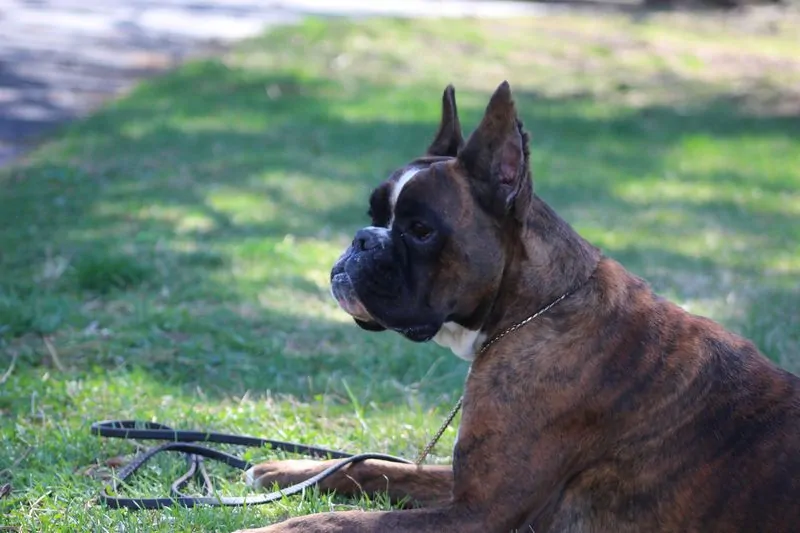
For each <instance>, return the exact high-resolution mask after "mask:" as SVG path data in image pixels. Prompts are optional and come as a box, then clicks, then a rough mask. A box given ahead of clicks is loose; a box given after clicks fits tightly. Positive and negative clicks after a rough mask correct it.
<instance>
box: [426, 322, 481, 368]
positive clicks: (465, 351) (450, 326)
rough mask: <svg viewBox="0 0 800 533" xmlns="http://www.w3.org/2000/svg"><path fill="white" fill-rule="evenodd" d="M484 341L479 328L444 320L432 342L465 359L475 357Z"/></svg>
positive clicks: (470, 359) (469, 359) (468, 359)
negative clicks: (474, 328) (473, 328)
mask: <svg viewBox="0 0 800 533" xmlns="http://www.w3.org/2000/svg"><path fill="white" fill-rule="evenodd" d="M484 341H486V334H485V333H482V332H481V331H480V330H477V331H476V330H471V329H467V328H465V327H464V326H460V325H459V324H456V323H455V322H445V323H444V324H443V325H442V327H441V328H440V329H439V331H438V332H436V335H434V337H433V342H435V343H436V344H438V345H439V346H442V347H444V348H450V350H451V351H452V352H453V353H454V354H455V355H456V356H457V357H460V358H461V359H464V360H465V361H472V360H473V359H475V354H476V353H477V351H478V350H479V349H480V347H481V345H482V344H483V343H484Z"/></svg>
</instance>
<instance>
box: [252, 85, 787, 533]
mask: <svg viewBox="0 0 800 533" xmlns="http://www.w3.org/2000/svg"><path fill="white" fill-rule="evenodd" d="M443 103H444V106H443V113H442V121H441V125H440V127H439V131H438V133H437V134H436V137H435V139H434V141H433V143H432V144H431V146H430V147H429V148H428V150H427V153H426V155H425V156H423V157H420V158H418V159H415V160H414V161H412V162H410V163H409V164H408V165H406V166H404V167H402V168H400V169H399V170H397V171H396V172H395V173H393V174H392V175H391V176H390V177H389V178H388V179H387V180H386V181H384V182H383V183H382V184H381V185H380V186H378V188H377V189H375V191H374V192H373V193H372V196H371V198H370V216H371V218H372V223H371V225H370V226H368V227H365V228H363V229H361V230H359V231H358V233H356V235H355V239H354V240H353V243H352V244H351V245H350V247H349V248H348V249H347V251H345V252H344V254H343V255H342V257H341V258H340V259H339V260H338V261H337V262H336V264H335V265H334V267H333V271H332V273H331V282H332V288H333V294H334V296H335V297H336V299H337V300H338V302H339V304H340V305H341V307H342V308H343V309H344V310H345V311H346V312H348V313H349V314H350V315H352V317H353V318H354V319H355V321H356V323H357V324H358V325H359V326H361V327H363V328H365V329H368V330H384V329H386V330H394V331H397V332H399V333H400V334H401V335H403V336H405V337H407V338H409V339H410V340H412V341H416V342H423V341H428V340H434V341H436V342H438V343H439V344H442V345H444V346H447V347H449V348H451V349H452V350H453V352H455V354H456V355H458V356H460V357H463V358H465V359H469V360H471V361H472V367H471V369H470V372H469V375H468V377H467V380H466V385H465V393H464V403H463V415H462V420H461V425H460V427H459V429H458V439H457V441H456V444H455V448H454V450H453V466H452V468H450V467H445V466H427V465H426V466H416V465H408V464H394V463H387V462H381V461H369V460H368V461H364V462H362V463H359V464H354V465H351V466H349V467H348V468H346V469H345V471H344V472H341V473H340V474H337V475H335V476H333V477H331V478H328V479H327V480H326V481H325V482H324V483H323V488H324V489H327V490H335V491H336V492H337V493H339V494H354V493H358V492H359V491H366V492H379V491H388V494H389V496H390V497H392V498H395V499H399V498H409V499H411V500H413V501H415V502H418V504H419V505H417V506H416V507H414V508H411V509H403V510H394V511H386V512H361V511H350V512H333V513H324V514H317V515H310V516H305V517H300V518H293V519H291V520H288V521H285V522H282V523H279V524H276V525H272V526H269V527H266V528H264V529H258V530H255V531H259V532H263V533H266V532H270V533H288V532H313V533H334V532H341V533H344V532H348V533H351V532H360V533H375V532H394V533H412V532H413V533H425V532H431V533H434V532H435V533H441V532H450V531H453V532H460V533H467V532H475V533H491V532H497V533H506V532H510V531H528V532H530V531H535V532H536V533H545V532H558V533H567V532H572V533H577V532H582V533H600V532H607V533H624V532H630V533H649V532H676V533H677V532H681V533H683V532H697V533H711V532H732V531H740V532H756V531H763V532H769V533H778V532H790V531H791V532H797V531H800V379H798V378H797V377H795V376H794V375H792V374H790V373H789V372H786V371H785V370H782V369H781V368H779V367H778V366H776V365H775V364H773V363H772V362H770V361H769V360H768V359H767V358H766V357H764V356H763V355H762V354H761V353H759V351H758V349H757V348H756V347H755V346H754V345H753V344H752V343H751V342H749V341H747V340H745V339H743V338H741V337H738V336H736V335H734V334H732V333H729V332H727V331H725V330H724V329H723V328H722V327H721V326H719V325H717V324H716V323H714V322H712V321H711V320H707V319H705V318H702V317H698V316H694V315H691V314H689V313H687V312H686V311H684V310H683V309H681V308H680V307H678V306H677V305H675V304H672V303H670V302H668V301H666V300H664V299H662V298H660V297H658V296H656V295H655V294H653V292H652V290H651V289H650V287H649V286H648V285H647V284H646V283H645V282H644V281H642V280H641V279H639V278H637V277H636V276H634V275H632V274H630V273H628V272H627V271H626V270H625V269H624V268H623V267H622V266H620V265H619V264H618V263H616V262H615V261H613V260H611V259H609V258H607V257H604V256H603V255H602V254H601V253H600V252H599V251H598V249H597V248H595V247H593V246H592V245H590V244H589V243H588V242H586V241H585V240H583V239H582V238H581V237H580V236H578V235H577V234H576V233H575V231H573V229H572V228H571V227H570V226H569V225H568V224H567V223H566V222H565V221H564V220H562V219H561V218H559V216H558V215H557V214H556V213H555V212H554V211H553V210H552V209H551V208H550V207H549V206H548V205H547V204H546V203H545V202H544V201H543V200H542V199H541V198H539V197H538V196H537V195H535V194H534V193H533V185H532V180H531V172H530V166H529V158H528V136H527V134H526V133H525V131H524V130H523V127H522V123H521V122H520V120H519V118H518V116H517V112H516V109H515V106H514V102H513V100H512V97H511V91H510V88H509V86H508V84H507V83H503V84H502V85H500V87H499V88H498V89H497V91H496V92H495V93H494V95H493V96H492V97H491V101H490V102H489V105H488V107H487V108H486V113H485V115H484V117H483V119H482V121H481V122H480V125H479V126H478V128H477V129H476V130H475V132H474V133H472V135H471V136H470V137H469V139H468V140H467V141H466V142H465V141H464V140H463V138H462V135H461V128H460V126H459V120H458V115H457V112H456V104H455V98H454V91H453V89H452V87H448V88H447V89H446V90H445V93H444V98H443ZM532 317H535V318H532ZM328 464H329V462H326V461H275V462H270V463H265V464H262V465H258V466H256V467H254V468H253V469H251V470H250V471H249V472H248V478H249V480H250V481H251V484H252V485H254V486H258V487H269V486H271V485H272V484H273V483H275V482H277V483H278V484H279V485H286V484H291V483H295V482H298V481H300V480H302V479H305V478H307V477H309V476H311V475H313V474H316V473H318V472H319V471H321V470H322V469H323V468H325V467H326V466H328Z"/></svg>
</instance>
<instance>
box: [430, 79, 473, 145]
mask: <svg viewBox="0 0 800 533" xmlns="http://www.w3.org/2000/svg"><path fill="white" fill-rule="evenodd" d="M462 146H464V137H463V136H462V135H461V123H460V122H459V121H458V108H456V90H455V89H454V88H453V86H452V85H448V86H447V87H446V88H445V90H444V94H443V95H442V122H441V124H439V131H438V132H437V133H436V138H435V139H434V140H433V142H432V143H431V145H430V146H429V147H428V150H427V152H426V153H427V154H428V155H437V156H448V157H455V156H456V154H457V153H458V151H459V150H460V149H461V147H462Z"/></svg>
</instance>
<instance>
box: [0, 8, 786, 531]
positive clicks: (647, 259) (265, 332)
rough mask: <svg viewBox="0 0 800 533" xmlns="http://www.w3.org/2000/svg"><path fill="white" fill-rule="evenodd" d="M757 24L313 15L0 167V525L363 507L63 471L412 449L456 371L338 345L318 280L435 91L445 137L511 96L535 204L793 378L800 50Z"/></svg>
mask: <svg viewBox="0 0 800 533" xmlns="http://www.w3.org/2000/svg"><path fill="white" fill-rule="evenodd" d="M760 30H761V28H760V27H758V26H757V25H756V26H746V25H741V26H740V25H738V24H733V23H731V22H730V21H726V20H722V21H720V20H717V19H714V18H709V17H704V16H700V15H692V16H691V17H683V16H680V15H675V16H659V17H648V18H645V19H636V20H634V19H626V18H618V17H599V16H597V15H593V16H591V17H589V16H586V17H583V16H577V15H559V16H548V17H542V18H537V19H530V20H514V21H491V22H454V21H448V22H446V23H442V22H436V21H428V22H399V21H369V22H363V23H348V22H345V21H336V22H321V21H310V22H307V23H305V24H303V25H301V26H298V27H293V28H285V29H278V30H275V31H273V32H272V33H270V34H268V35H266V36H264V37H262V38H259V39H255V40H251V41H248V42H246V43H243V44H242V45H241V46H239V47H237V48H236V49H235V50H234V51H232V52H231V53H229V54H227V55H226V56H225V57H222V58H219V59H217V60H207V61H199V62H194V63H192V64H188V65H186V66H185V67H183V68H181V69H179V70H177V71H176V72H174V73H171V74H169V75H167V76H164V77H162V78H159V79H155V80H152V81H149V82H147V83H144V84H142V85H141V86H139V87H138V88H137V89H136V90H135V91H133V92H132V93H131V94H130V95H128V96H126V97H125V98H123V99H121V100H119V101H117V102H115V103H113V104H111V105H109V106H107V107H105V108H104V109H102V110H100V111H99V112H98V113H96V114H95V115H93V116H91V117H89V118H88V119H87V120H84V121H82V122H79V123H76V124H74V125H72V126H70V127H69V128H67V129H66V130H65V131H63V132H62V134H61V135H59V136H58V137H57V138H55V139H53V140H52V141H50V142H48V143H46V144H45V145H43V146H42V147H40V148H39V149H38V150H36V151H35V152H33V153H32V154H30V156H29V157H28V158H27V160H26V161H24V162H22V163H20V164H18V165H17V166H15V167H12V168H10V169H6V170H3V171H0V375H2V372H4V370H5V369H6V368H8V366H9V365H10V364H11V361H12V360H14V361H15V366H14V368H13V369H12V370H11V371H10V372H9V373H7V375H6V377H5V381H4V382H3V383H2V384H1V385H0V435H1V436H2V437H1V438H0V485H2V484H3V483H10V484H11V485H12V487H13V491H12V493H11V495H10V496H9V497H7V498H4V499H2V500H0V525H4V526H11V527H17V528H19V529H20V530H21V531H84V530H85V531H118V530H120V531H121V530H125V531H134V530H146V531H150V530H157V531H197V530H204V531H226V530H230V529H235V528H238V527H243V526H247V525H250V526H254V525H259V524H266V523H269V522H270V521H274V520H276V519H279V518H282V517H285V516H289V515H296V514H302V513H308V512H312V511H317V510H324V509H329V508H349V507H352V506H354V505H362V506H369V507H375V508H382V507H385V505H386V503H385V502H384V501H380V500H379V501H376V502H367V501H360V502H356V501H352V500H347V499H342V498H338V497H336V498H330V497H328V496H319V495H316V494H309V495H307V496H306V497H304V498H297V499H290V500H287V501H286V502H285V503H280V504H276V505H272V506H266V507H261V508H252V509H247V510H242V509H193V510H186V509H174V510H167V511H160V512H141V513H129V512H124V511H109V510H107V509H104V508H102V507H99V506H97V505H90V504H87V502H88V501H89V500H90V499H91V498H92V496H93V494H94V492H95V491H96V490H97V489H98V488H99V486H100V481H99V480H98V479H95V477H92V476H90V475H87V474H93V475H94V476H102V475H107V474H108V472H107V471H106V470H105V469H104V468H103V464H104V461H105V460H106V459H107V458H110V457H114V456H118V455H125V454H129V453H131V452H132V451H133V450H134V448H133V446H132V445H131V444H130V443H124V442H119V441H111V440H102V439H98V438H95V437H92V436H90V435H89V425H90V423H91V422H93V421H95V420H99V419H108V418H136V419H142V420H157V421H160V422H163V423H167V424H171V425H173V426H175V427H179V428H206V429H211V430H218V431H233V432H241V433H246V434H252V435H261V436H267V437H273V438H279V439H286V440H298V441H302V442H307V443H315V444H319V445H325V446H330V447H334V448H343V449H346V450H349V451H353V452H357V451H366V450H374V451H382V452H388V453H393V454H399V455H404V456H407V457H413V456H414V455H415V454H416V452H417V450H419V449H420V448H421V447H422V446H423V445H424V443H425V442H426V440H427V439H428V437H429V436H430V435H431V434H432V433H433V432H434V431H435V430H436V428H437V426H438V424H439V423H440V420H441V418H442V417H443V416H444V414H445V413H446V412H447V411H448V410H449V408H450V407H451V405H452V403H453V402H454V401H455V399H456V398H457V397H458V396H459V394H460V390H461V384H462V382H463V378H464V375H465V372H466V370H467V368H466V365H465V363H462V362H459V361H458V360H457V359H456V358H455V357H453V356H452V355H451V354H450V353H449V352H446V351H444V350H442V349H440V348H437V347H435V346H429V345H415V344H412V343H410V342H408V341H404V340H402V339H401V338H399V337H398V336H395V335H391V334H370V333H366V332H362V331H361V330H360V329H358V328H357V327H356V326H355V325H353V324H352V323H351V321H350V320H349V319H348V318H347V317H346V316H345V315H344V313H342V312H341V311H339V310H337V308H336V306H335V304H334V302H333V301H332V299H331V298H330V297H329V296H328V273H329V269H330V266H331V264H332V263H333V261H334V260H335V258H336V257H337V255H338V254H339V252H340V251H341V250H342V249H343V247H344V246H345V245H346V244H347V242H348V241H349V239H350V238H351V235H352V234H353V232H354V230H355V229H357V228H358V227H360V226H361V225H363V224H364V222H365V220H366V216H365V211H366V197H367V194H368V192H369V190H370V188H371V187H372V186H374V185H375V184H376V183H378V182H379V181H380V180H382V179H383V178H384V177H385V176H386V175H387V174H388V173H389V172H390V171H391V170H392V169H394V168H395V167H397V166H399V165H401V164H403V163H404V162H405V161H407V160H408V159H409V158H411V157H414V156H416V155H419V154H420V152H421V150H422V149H423V148H424V147H425V146H426V143H427V142H428V141H429V140H430V138H431V136H432V135H433V132H434V129H435V127H436V123H437V120H438V113H439V107H438V106H439V101H440V94H441V90H442V88H443V87H444V85H445V84H446V83H448V82H451V81H452V82H453V83H455V84H456V87H457V90H458V100H459V107H460V109H461V112H462V122H463V123H464V124H465V126H466V127H467V128H470V127H472V126H473V125H474V124H475V123H476V121H477V120H478V118H479V117H480V114H481V112H482V109H483V107H484V105H485V103H486V101H487V98H488V95H489V92H490V91H491V90H492V89H493V88H494V87H495V86H496V85H497V84H498V83H499V82H500V81H501V80H503V79H509V80H510V81H511V83H512V87H513V88H514V90H515V92H516V97H517V100H518V104H519V108H520V109H521V112H522V115H523V118H524V119H525V121H526V125H527V126H528V128H529V129H530V130H531V132H532V139H533V142H532V144H533V146H532V153H533V165H534V174H535V177H536V179H537V183H536V188H537V191H538V192H539V193H540V194H541V195H542V196H543V197H544V198H545V199H547V200H548V201H550V203H551V204H552V205H554V207H556V208H557V209H558V210H559V212H560V213H562V215H563V216H564V217H566V218H567V219H568V220H569V221H570V222H572V223H573V224H574V225H575V226H576V227H577V228H578V229H579V230H580V231H581V232H582V233H583V234H584V235H585V236H586V237H588V238H589V239H590V240H592V241H593V242H594V243H595V244H597V245H599V246H600V247H602V248H603V250H604V251H605V252H606V253H607V254H609V255H611V256H612V257H615V258H617V259H619V260H621V261H622V262H623V263H624V264H625V265H626V266H628V267H629V268H630V269H631V270H632V271H634V272H636V273H638V274H641V275H643V276H645V277H646V278H648V279H649V280H650V281H651V282H652V283H653V285H654V286H655V287H656V289H657V290H658V291H659V292H661V293H663V294H665V295H666V296H668V297H670V298H672V299H674V300H676V301H678V302H679V303H681V304H682V305H684V306H685V307H686V308H688V309H690V310H692V311H695V312H698V313H701V314H705V315H708V316H711V317H713V318H714V319H717V320H719V321H721V322H722V323H724V324H725V325H726V326H728V327H730V328H731V329H733V330H735V331H739V332H741V333H743V334H744V335H746V336H748V337H750V338H752V339H753V340H754V341H756V343H757V344H758V345H759V346H760V347H761V349H762V350H763V351H764V352H765V353H766V354H768V355H769V356H770V357H771V358H773V359H774V360H776V361H778V362H779V363H780V364H782V365H784V366H786V367H787V368H791V369H793V370H798V369H800V349H799V345H800V288H799V287H800V284H798V282H797V279H798V274H800V164H798V163H800V121H798V119H797V116H798V115H797V113H798V109H800V105H798V104H799V103H800V95H798V93H797V87H798V86H800V83H799V82H800V59H798V58H800V45H798V42H797V40H796V35H793V34H792V30H791V27H790V26H789V25H786V26H785V27H784V26H782V25H776V26H774V27H772V28H771V30H770V32H763V31H760ZM742 43H745V44H742ZM45 341H46V342H47V343H49V345H50V346H51V347H52V348H53V350H52V352H53V353H54V354H55V355H56V358H54V357H53V353H51V351H50V350H49V349H48V348H47V346H46V345H45ZM348 391H349V392H348ZM454 436H455V430H454V429H453V428H451V429H450V430H448V431H447V432H446V433H445V436H444V438H443V440H442V443H441V445H440V446H439V447H438V448H437V451H436V454H437V455H436V456H435V457H434V458H433V460H434V461H447V460H448V454H449V450H450V447H451V445H452V442H453V438H454ZM247 454H248V457H250V458H253V459H255V458H262V457H263V458H266V457H275V455H274V454H271V453H270V452H268V451H266V450H250V451H248V452H247ZM180 467H181V463H180V462H179V460H177V459H166V458H165V459H163V460H161V461H160V462H159V463H158V464H157V467H154V468H153V469H151V470H150V471H149V473H148V475H146V476H143V477H142V478H141V483H139V484H137V485H136V486H135V487H133V488H132V489H131V490H132V493H134V494H147V493H155V494H165V493H166V491H167V489H168V481H169V480H170V474H171V473H174V472H177V471H178V470H180ZM217 473H218V476H217V477H218V488H219V490H220V491H221V492H225V493H229V494H242V493H244V492H245V488H244V487H243V485H242V483H241V482H240V477H239V475H238V474H237V473H235V472H230V471H224V470H223V471H218V472H217Z"/></svg>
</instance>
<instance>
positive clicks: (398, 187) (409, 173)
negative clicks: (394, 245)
mask: <svg viewBox="0 0 800 533" xmlns="http://www.w3.org/2000/svg"><path fill="white" fill-rule="evenodd" d="M420 170H422V169H421V168H409V169H408V170H406V171H405V172H403V173H402V174H401V175H400V177H399V178H397V181H396V182H395V183H394V186H393V187H392V194H391V195H390V196H389V208H390V209H391V216H390V217H389V228H390V229H391V227H392V224H393V223H394V207H395V206H396V205H397V199H398V198H400V193H401V192H403V187H405V186H406V185H408V182H409V181H411V180H412V179H413V178H414V176H416V175H417V174H419V171H420Z"/></svg>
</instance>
